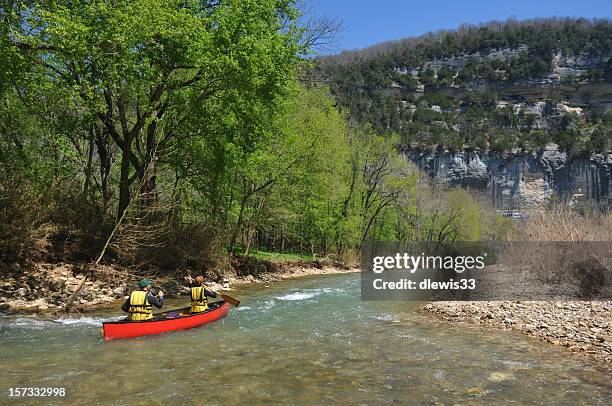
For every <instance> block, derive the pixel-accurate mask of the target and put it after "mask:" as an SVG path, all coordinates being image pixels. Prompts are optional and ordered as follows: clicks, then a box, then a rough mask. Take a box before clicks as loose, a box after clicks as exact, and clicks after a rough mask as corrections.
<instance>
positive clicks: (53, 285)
mask: <svg viewBox="0 0 612 406" xmlns="http://www.w3.org/2000/svg"><path fill="white" fill-rule="evenodd" d="M65 286H66V280H65V279H61V278H56V279H51V280H50V281H49V290H51V291H53V292H59V291H61V290H62V289H64V287H65Z"/></svg>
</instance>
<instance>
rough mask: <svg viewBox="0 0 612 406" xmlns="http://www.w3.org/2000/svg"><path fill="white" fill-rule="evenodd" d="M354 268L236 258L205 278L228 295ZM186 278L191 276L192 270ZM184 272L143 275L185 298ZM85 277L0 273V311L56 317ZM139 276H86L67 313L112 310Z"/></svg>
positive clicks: (57, 269) (34, 269) (66, 271)
mask: <svg viewBox="0 0 612 406" xmlns="http://www.w3.org/2000/svg"><path fill="white" fill-rule="evenodd" d="M358 270H359V269H358V268H354V267H347V266H344V265H342V264H339V263H332V262H327V261H300V262H286V263H274V262H270V261H261V260H256V259H246V260H245V259H237V260H234V261H232V267H231V268H230V269H228V270H226V271H225V272H219V273H218V274H217V275H215V276H209V277H208V278H207V284H208V286H210V287H211V288H212V289H214V290H217V291H218V290H226V291H231V290H232V289H233V287H234V286H237V285H243V284H250V283H267V282H273V281H277V280H282V279H288V278H296V277H301V276H308V275H325V274H337V273H346V272H357V271H358ZM191 273H192V274H194V275H195V274H197V273H196V272H195V271H192V272H191ZM185 274H186V272H175V273H172V274H168V275H164V276H159V277H156V276H149V277H150V278H151V279H152V280H153V281H154V284H155V286H159V287H160V288H162V289H163V290H164V292H165V293H166V296H167V297H172V296H180V295H183V294H189V288H188V287H186V286H184V281H183V280H182V277H183V276H184V275H185ZM84 277H85V272H84V269H83V267H82V266H80V265H77V264H65V263H60V264H48V263H37V264H32V266H31V267H30V269H28V270H27V272H19V271H16V270H12V271H8V270H7V271H4V275H3V278H2V282H1V283H0V311H3V312H7V313H41V314H42V313H59V312H62V311H63V308H64V306H65V304H66V303H67V301H68V298H69V297H70V295H71V293H72V292H73V291H74V290H75V288H76V286H77V285H78V284H79V282H80V281H81V280H82V278H84ZM138 279H139V277H134V276H133V275H132V274H130V273H129V272H128V271H127V270H125V269H120V268H117V267H112V266H105V265H100V266H98V267H97V268H96V269H95V270H92V271H91V272H89V273H88V277H87V281H86V282H85V284H84V286H83V288H82V289H81V291H80V292H79V294H78V295H77V297H76V299H75V301H74V304H73V307H72V311H76V312H87V311H90V310H95V309H100V308H105V307H113V306H115V305H116V302H117V301H121V300H123V299H124V298H125V296H126V295H127V294H128V293H129V292H130V291H131V290H132V289H133V288H134V286H135V285H136V282H137V280H138Z"/></svg>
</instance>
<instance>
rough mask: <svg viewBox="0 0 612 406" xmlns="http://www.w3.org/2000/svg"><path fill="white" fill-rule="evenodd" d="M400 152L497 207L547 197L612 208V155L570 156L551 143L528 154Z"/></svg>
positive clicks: (540, 201) (529, 205)
mask: <svg viewBox="0 0 612 406" xmlns="http://www.w3.org/2000/svg"><path fill="white" fill-rule="evenodd" d="M402 153H403V154H404V156H405V157H406V158H407V159H410V160H411V161H412V162H414V163H415V164H416V165H417V167H418V168H419V169H420V170H422V171H424V172H425V173H427V174H429V175H430V176H431V177H432V178H434V179H436V180H439V181H440V182H443V183H445V184H446V185H448V186H464V187H469V188H473V189H477V190H481V191H484V192H486V194H487V196H488V197H489V198H490V199H491V202H492V203H493V204H494V205H495V206H496V207H498V208H503V209H530V208H536V207H538V206H540V205H542V204H545V203H547V202H548V201H549V200H550V199H559V200H563V201H567V202H569V203H570V204H572V205H575V206H580V205H595V206H598V207H601V208H603V209H610V208H612V154H598V153H593V154H591V156H590V157H588V158H570V157H569V156H568V154H567V153H565V152H563V151H560V150H559V149H558V147H557V146H556V145H555V144H549V145H547V146H546V147H545V148H544V149H542V150H540V151H538V152H533V153H523V152H518V151H514V152H504V153H501V152H494V151H465V150H464V151H459V152H449V151H445V150H440V149H434V150H416V149H412V150H410V149H404V150H403V151H402Z"/></svg>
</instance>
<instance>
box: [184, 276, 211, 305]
mask: <svg viewBox="0 0 612 406" xmlns="http://www.w3.org/2000/svg"><path fill="white" fill-rule="evenodd" d="M185 280H186V281H187V282H189V284H190V285H191V313H192V314H193V313H201V312H205V311H206V310H208V297H217V292H215V291H213V290H210V288H209V287H208V286H206V285H205V284H204V277H203V276H202V275H198V276H196V277H195V279H194V278H192V277H191V275H187V276H185Z"/></svg>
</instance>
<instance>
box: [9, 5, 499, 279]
mask: <svg viewBox="0 0 612 406" xmlns="http://www.w3.org/2000/svg"><path fill="white" fill-rule="evenodd" d="M300 15H301V11H300V10H299V9H298V8H297V7H296V5H295V3H294V2H293V1H291V0H283V1H278V0H263V1H262V0H257V1H255V0H248V1H245V0H228V1H223V2H209V1H189V2H185V1H178V0H138V1H112V2H110V1H101V2H88V1H84V2H80V1H77V2H70V3H61V2H59V3H58V2H44V3H40V2H33V1H21V0H15V1H10V2H8V3H7V2H5V3H3V5H1V6H0V20H1V21H2V26H1V27H2V28H1V31H0V55H1V57H0V162H1V165H0V263H1V264H3V269H8V268H11V269H12V267H14V266H16V267H17V268H16V269H23V267H22V265H23V264H27V263H31V262H32V261H52V262H59V261H65V262H73V263H75V262H76V263H91V262H94V261H95V260H96V259H97V262H99V261H102V262H104V263H111V264H116V265H118V266H124V267H128V268H131V269H135V270H136V269H137V270H138V271H139V272H143V273H147V272H153V271H160V270H161V271H174V270H175V269H185V268H188V269H196V270H203V271H211V270H212V271H216V270H217V269H219V267H222V266H223V264H224V263H226V259H227V258H228V257H230V256H232V255H248V254H249V253H250V252H251V251H252V250H254V249H266V250H270V251H293V252H298V253H304V254H305V255H308V256H310V257H311V258H312V257H315V256H316V257H319V258H320V257H333V258H338V259H343V258H350V257H351V255H354V253H355V252H356V251H358V250H359V247H360V246H361V244H362V243H363V242H364V241H365V240H367V239H382V240H384V239H392V240H396V239H415V240H418V239H430V240H431V239H456V238H457V239H459V238H464V239H471V240H473V239H479V238H480V237H481V236H487V237H489V238H492V237H494V236H495V235H496V233H498V232H500V233H501V232H502V231H503V230H506V229H507V227H505V225H504V224H505V223H504V221H502V220H501V219H498V218H497V217H496V215H495V214H492V213H491V214H483V213H481V208H480V206H479V205H478V204H477V202H475V201H474V200H473V199H471V197H469V195H468V194H467V193H466V192H463V191H460V190H457V191H454V192H452V193H449V194H448V195H444V198H442V195H441V194H442V193H443V192H442V191H439V190H436V189H435V188H433V187H430V186H429V185H428V184H427V183H426V182H425V181H424V180H423V179H421V177H420V176H419V174H418V173H417V171H416V170H415V169H414V168H413V167H412V166H411V165H410V164H409V163H408V162H406V161H405V160H404V159H402V158H401V157H400V156H399V155H398V154H397V149H396V146H397V143H398V142H399V138H398V137H397V135H393V134H380V133H377V131H375V129H374V128H372V127H371V126H370V125H367V124H365V125H362V126H357V125H349V120H348V113H347V112H346V111H345V110H344V109H343V108H339V107H338V106H337V105H336V101H335V98H334V96H333V95H332V94H331V92H330V90H329V88H328V87H327V86H326V85H325V84H324V83H320V82H313V81H311V80H304V78H305V77H306V76H308V75H310V74H309V72H310V69H311V68H312V62H311V60H310V59H309V56H310V55H312V52H313V50H312V49H313V46H314V45H315V43H316V41H317V40H318V39H320V38H321V36H320V34H321V33H320V32H319V33H318V32H317V29H320V28H321V27H323V28H322V29H323V31H324V32H325V29H326V28H325V26H324V25H323V26H321V25H317V24H311V25H307V26H304V25H301V24H300V23H299V21H300V20H299V17H300ZM317 27H319V28H317ZM417 189H418V191H419V193H417ZM444 193H446V192H444ZM224 261H225V262H224ZM5 267H7V268H5Z"/></svg>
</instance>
